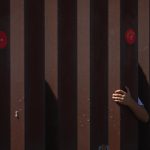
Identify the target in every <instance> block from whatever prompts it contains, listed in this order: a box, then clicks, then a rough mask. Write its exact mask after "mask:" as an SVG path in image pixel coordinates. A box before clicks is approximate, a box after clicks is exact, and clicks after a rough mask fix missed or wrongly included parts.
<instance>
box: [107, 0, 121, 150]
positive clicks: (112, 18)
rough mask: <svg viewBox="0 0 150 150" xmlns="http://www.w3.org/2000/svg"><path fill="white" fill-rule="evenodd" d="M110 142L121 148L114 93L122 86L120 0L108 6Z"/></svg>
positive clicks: (114, 149) (115, 147)
mask: <svg viewBox="0 0 150 150" xmlns="http://www.w3.org/2000/svg"><path fill="white" fill-rule="evenodd" d="M108 54H109V55H108V60H109V64H108V91H109V92H108V94H109V104H108V123H109V125H108V131H109V132H108V136H109V137H108V144H109V149H110V150H121V131H120V128H121V124H120V123H121V122H120V119H121V114H120V107H119V106H118V105H116V104H115V103H114V102H113V101H112V93H113V91H114V90H116V89H118V88H120V0H115V1H113V0H109V7H108Z"/></svg>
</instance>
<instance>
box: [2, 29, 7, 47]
mask: <svg viewBox="0 0 150 150" xmlns="http://www.w3.org/2000/svg"><path fill="white" fill-rule="evenodd" d="M6 46H7V35H6V33H5V32H3V31H0V48H1V49H2V48H6Z"/></svg>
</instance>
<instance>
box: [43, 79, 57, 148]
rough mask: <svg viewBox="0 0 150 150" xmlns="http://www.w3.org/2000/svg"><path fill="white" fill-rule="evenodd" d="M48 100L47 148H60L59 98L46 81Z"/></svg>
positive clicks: (46, 98) (46, 97) (46, 96)
mask: <svg viewBox="0 0 150 150" xmlns="http://www.w3.org/2000/svg"><path fill="white" fill-rule="evenodd" d="M45 100H46V103H45V105H46V111H45V113H46V115H45V116H46V118H45V119H46V150H50V149H52V150H58V107H57V99H56V97H55V95H54V93H53V91H52V90H51V88H50V86H49V85H48V83H47V82H46V81H45Z"/></svg>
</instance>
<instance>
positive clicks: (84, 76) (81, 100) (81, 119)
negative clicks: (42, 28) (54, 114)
mask: <svg viewBox="0 0 150 150" xmlns="http://www.w3.org/2000/svg"><path fill="white" fill-rule="evenodd" d="M77 3H78V5H77V6H78V7H77V8H78V9H77V10H78V12H77V14H78V16H77V18H78V20H77V22H78V23H77V25H78V26H77V28H78V31H77V33H78V47H77V50H78V52H77V54H78V56H77V60H78V62H77V68H78V71H77V72H78V81H77V85H78V87H77V88H78V97H77V100H78V105H77V107H78V112H77V118H78V131H77V134H78V147H77V149H78V150H90V1H89V0H78V2H77Z"/></svg>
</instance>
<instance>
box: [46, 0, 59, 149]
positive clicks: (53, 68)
mask: <svg viewBox="0 0 150 150" xmlns="http://www.w3.org/2000/svg"><path fill="white" fill-rule="evenodd" d="M57 21H58V17H57V0H45V82H46V83H45V100H46V111H45V112H46V114H45V115H46V150H49V149H53V150H58V147H59V145H58V101H57V99H58V45H57V44H58V35H57V34H58V32H57V25H58V24H57Z"/></svg>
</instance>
